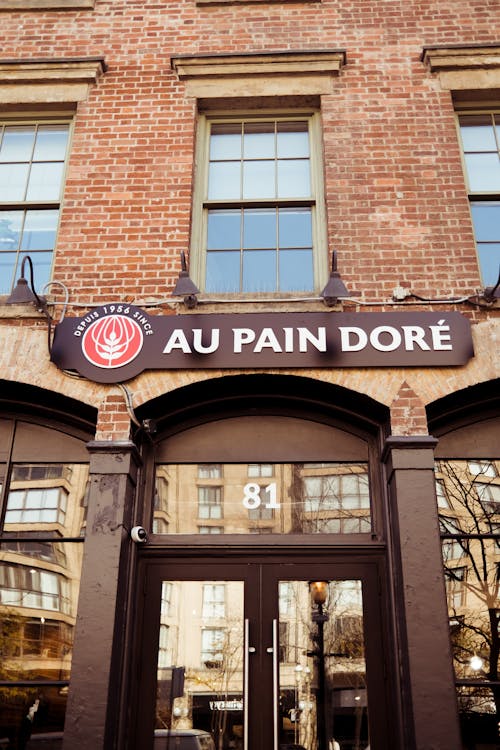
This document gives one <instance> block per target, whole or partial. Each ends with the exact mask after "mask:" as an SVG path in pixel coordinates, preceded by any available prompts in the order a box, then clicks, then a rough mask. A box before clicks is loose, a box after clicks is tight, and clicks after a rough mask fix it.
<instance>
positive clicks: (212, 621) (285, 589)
mask: <svg viewBox="0 0 500 750" xmlns="http://www.w3.org/2000/svg"><path fill="white" fill-rule="evenodd" d="M376 592H377V570H376V566H375V565H374V564H370V563H367V564H363V565H352V564H342V563H338V564H332V563H331V562H329V563H326V562H325V563H324V564H322V563H317V562H308V561H307V560H302V561H294V562H292V561H289V560H283V561H280V562H262V561H261V562H258V561H252V560H249V561H248V562H247V563H246V564H244V563H242V562H233V563H230V562H228V561H227V560H226V561H225V562H224V561H221V562H220V564H218V563H214V562H211V561H208V560H207V561H206V564H200V563H195V564H193V563H190V562H188V561H186V563H178V562H176V563H172V564H171V565H167V564H165V563H163V564H157V563H150V564H149V566H148V569H147V583H146V588H145V593H146V600H145V608H144V613H145V620H144V628H145V629H144V635H143V638H142V655H143V658H142V664H143V668H142V674H141V679H140V688H139V692H138V697H137V699H138V703H139V723H140V725H141V727H142V728H143V729H144V728H145V727H151V729H150V730H148V731H149V732H150V735H149V742H150V743H152V744H145V742H144V738H145V735H144V734H143V735H142V740H141V741H142V744H140V745H137V744H136V745H132V746H133V747H136V746H137V747H139V746H140V747H141V749H142V748H146V747H154V748H155V749H156V750H159V749H160V748H165V749H172V750H173V748H180V750H184V748H185V750H189V748H191V747H193V748H201V750H339V748H340V750H365V749H366V748H367V747H370V748H371V750H376V749H377V747H378V748H379V749H380V750H382V748H384V750H385V749H386V748H387V747H389V744H388V743H387V742H386V741H385V739H384V741H383V744H380V739H378V738H380V737H385V735H384V731H383V730H381V726H382V725H383V723H384V722H383V717H384V715H385V710H384V708H383V707H382V708H381V704H383V703H384V701H383V698H382V697H381V696H382V695H383V692H384V686H383V677H382V675H383V670H382V649H381V640H382V639H381V631H380V622H379V616H378V609H379V607H378V597H377V593H376ZM373 702H375V703H376V710H375V709H374V707H373ZM153 726H154V740H153V731H152V730H153ZM187 743H194V744H192V745H191V744H189V745H188V744H187ZM376 743H377V744H376Z"/></svg>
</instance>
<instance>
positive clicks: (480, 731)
mask: <svg viewBox="0 0 500 750" xmlns="http://www.w3.org/2000/svg"><path fill="white" fill-rule="evenodd" d="M499 468H500V460H489V459H488V460H486V459H482V458H479V459H476V460H473V461H471V460H468V461H466V460H455V459H454V460H446V461H440V462H438V463H437V465H436V477H437V480H438V482H439V484H440V485H441V488H442V494H441V497H442V496H443V494H444V495H445V496H446V499H447V504H446V505H445V504H444V503H443V502H440V496H439V495H438V510H439V517H440V526H441V537H442V545H443V565H444V576H445V584H446V592H447V601H448V616H449V623H450V638H451V646H452V655H453V665H454V670H455V677H456V681H457V694H458V702H459V710H460V719H461V727H462V737H463V741H464V743H466V744H465V745H464V746H466V747H468V748H469V747H470V748H472V749H473V750H476V749H477V748H482V747H486V746H488V747H490V745H489V744H488V743H491V742H492V741H494V742H495V743H497V742H498V722H499V720H500V689H499V655H500V633H499V627H500V596H499V594H500V576H499V572H500V546H499V543H500V533H499V531H500V477H499ZM481 684H482V685H481ZM491 746H493V745H491ZM495 746H496V744H495Z"/></svg>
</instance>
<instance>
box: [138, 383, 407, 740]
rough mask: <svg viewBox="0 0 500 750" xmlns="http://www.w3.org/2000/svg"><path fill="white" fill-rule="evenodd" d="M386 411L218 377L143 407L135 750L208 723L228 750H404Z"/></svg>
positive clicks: (339, 396) (290, 386)
mask: <svg viewBox="0 0 500 750" xmlns="http://www.w3.org/2000/svg"><path fill="white" fill-rule="evenodd" d="M386 417H387V415H386V413H385V410H384V409H383V408H382V407H380V405H378V404H376V403H374V402H372V401H371V400H370V399H365V398H363V397H360V396H357V395H356V396H355V395H354V394H351V393H350V392H348V391H346V390H344V389H340V388H334V387H332V386H327V385H325V384H324V383H320V382H316V381H311V380H308V379H306V378H287V377H282V376H275V377H272V376H243V377H242V376H238V377H234V378H222V379H220V380H218V381H211V382H210V383H209V384H207V385H206V386H203V385H197V386H193V387H190V388H186V389H183V391H182V392H177V393H175V394H170V395H168V396H165V397H163V398H161V399H158V400H156V401H155V402H154V403H151V404H148V405H147V406H146V407H144V408H143V409H142V410H141V418H144V419H150V420H154V421H155V423H156V424H155V429H156V433H155V434H154V436H153V437H151V436H150V437H149V440H148V443H149V445H145V446H144V458H145V467H146V469H145V482H144V487H145V496H144V515H143V516H142V517H141V521H142V523H143V525H144V527H145V528H146V530H147V532H148V542H147V544H144V545H142V546H141V548H140V550H139V558H140V559H139V577H140V584H139V589H140V594H139V598H138V601H137V612H138V613H139V616H138V618H137V620H138V630H137V636H136V643H137V647H136V651H137V661H138V664H137V669H138V670H139V681H138V683H137V684H138V689H137V691H136V692H135V694H134V695H133V697H132V703H133V705H136V706H137V714H136V717H135V724H134V727H133V728H132V732H131V742H132V744H131V746H132V747H139V746H140V747H141V748H146V747H153V729H155V730H156V735H155V737H156V740H155V741H156V743H158V742H161V741H163V742H167V740H168V741H169V742H171V743H173V742H174V739H175V740H176V741H177V734H176V733H178V732H187V731H189V732H192V731H193V730H194V729H196V730H201V731H203V732H207V733H208V734H207V735H205V734H203V735H200V737H201V738H202V739H203V738H205V740H206V741H207V742H210V741H211V740H210V737H209V735H211V737H212V739H213V741H214V742H215V745H216V747H217V750H229V748H241V750H263V749H264V748H265V749H266V750H267V749H269V750H271V749H273V750H280V749H282V750H284V749H285V748H291V747H296V748H305V749H306V750H332V748H336V745H335V742H339V743H340V746H341V747H342V750H344V748H346V750H347V749H348V748H349V749H350V750H364V748H366V747H367V745H368V744H370V746H371V747H373V748H382V747H383V748H386V749H387V748H390V747H396V744H395V740H394V739H393V737H392V734H393V731H392V729H391V726H390V722H389V721H388V713H389V706H390V702H391V694H392V690H393V689H394V681H391V680H390V679H389V674H390V663H391V657H390V653H389V648H388V642H389V633H388V631H389V626H388V619H389V618H388V617H387V596H386V588H387V586H386V554H385V531H384V528H385V509H384V508H385V503H384V498H383V490H382V482H381V479H380V476H379V469H378V467H379V458H378V450H379V447H378V446H379V445H380V443H381V440H380V438H381V435H382V433H383V431H384V426H385V420H386ZM149 424H151V423H149ZM134 743H135V744H134ZM157 746H159V745H158V744H155V747H157ZM171 746H173V747H175V746H176V745H174V744H172V745H171ZM210 746H211V745H210ZM165 747H168V745H167V744H165ZM207 747H209V745H208V744H207Z"/></svg>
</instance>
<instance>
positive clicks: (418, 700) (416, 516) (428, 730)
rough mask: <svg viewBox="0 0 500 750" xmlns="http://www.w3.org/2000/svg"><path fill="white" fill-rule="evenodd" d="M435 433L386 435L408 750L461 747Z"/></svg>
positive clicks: (395, 607) (392, 544)
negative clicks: (439, 517) (436, 466)
mask: <svg viewBox="0 0 500 750" xmlns="http://www.w3.org/2000/svg"><path fill="white" fill-rule="evenodd" d="M436 444H437V440H436V439H435V438H432V437H429V436H416V437H397V436H391V437H389V438H388V439H387V441H386V446H385V451H384V457H383V458H384V461H385V463H386V466H387V481H388V488H389V528H390V544H391V555H392V565H393V574H394V581H395V587H394V611H395V620H396V623H395V625H396V629H397V631H398V636H399V637H398V640H399V644H400V655H399V664H400V670H401V686H402V711H403V725H404V726H403V732H404V737H405V750H457V748H459V747H461V741H460V735H459V725H458V709H457V699H456V694H455V687H454V677H453V670H452V660H451V649H450V638H449V625H448V612H447V606H446V593H445V586H444V575H443V564H442V558H441V544H440V537H439V523H438V513H437V502H436V490H435V480H434V448H435V446H436Z"/></svg>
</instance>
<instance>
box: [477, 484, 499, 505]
mask: <svg viewBox="0 0 500 750" xmlns="http://www.w3.org/2000/svg"><path fill="white" fill-rule="evenodd" d="M474 488H475V490H476V492H477V494H478V497H479V500H480V501H481V503H482V505H483V508H484V509H485V510H487V511H490V512H492V513H500V484H482V483H481V482H474Z"/></svg>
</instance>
